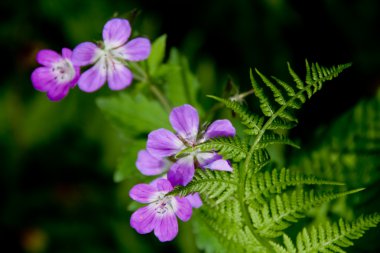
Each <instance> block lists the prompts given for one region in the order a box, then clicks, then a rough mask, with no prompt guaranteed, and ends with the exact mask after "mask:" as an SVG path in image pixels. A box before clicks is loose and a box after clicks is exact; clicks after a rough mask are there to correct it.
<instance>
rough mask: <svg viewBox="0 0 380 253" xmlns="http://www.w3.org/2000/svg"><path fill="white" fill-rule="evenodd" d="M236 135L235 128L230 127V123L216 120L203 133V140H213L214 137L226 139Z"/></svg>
mask: <svg viewBox="0 0 380 253" xmlns="http://www.w3.org/2000/svg"><path fill="white" fill-rule="evenodd" d="M235 133H236V131H235V128H234V127H233V126H232V124H231V122H230V121H229V120H227V119H222V120H216V121H214V122H213V123H212V124H211V125H210V126H209V127H208V128H207V131H206V133H205V135H204V136H205V138H206V139H210V138H215V137H227V136H234V135H235Z"/></svg>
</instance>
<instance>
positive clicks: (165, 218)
mask: <svg viewBox="0 0 380 253" xmlns="http://www.w3.org/2000/svg"><path fill="white" fill-rule="evenodd" d="M130 35H131V27H130V24H129V22H128V20H126V19H120V18H114V19H111V20H109V21H108V22H107V23H106V24H105V26H104V28H103V42H101V43H98V44H94V43H92V42H83V43H80V44H79V45H77V46H76V47H75V48H74V50H73V51H71V50H70V49H67V48H64V49H63V50H62V56H61V55H59V54H58V53H56V52H54V51H52V50H41V51H40V52H39V53H38V55H37V62H38V63H40V64H42V65H43V67H39V68H37V69H36V70H34V72H33V73H32V83H33V85H34V87H35V88H36V89H37V90H39V91H43V92H47V96H48V98H49V99H50V100H52V101H58V100H61V99H62V98H64V97H65V96H66V95H67V94H68V92H69V89H70V88H73V87H75V85H76V84H77V83H78V86H79V89H81V90H82V91H85V92H94V91H96V90H98V89H100V88H101V87H102V86H103V85H104V83H105V82H107V83H108V86H109V87H110V89H111V90H121V89H124V88H126V87H128V86H129V85H130V84H131V82H132V79H133V74H132V72H131V71H130V70H129V69H128V68H127V66H128V61H142V60H145V59H147V58H148V56H149V54H150V51H151V43H150V41H149V40H148V39H146V38H135V39H132V40H130V41H129V42H127V41H128V39H129V37H130ZM87 66H90V67H89V68H86V70H85V71H84V72H83V73H82V74H80V68H81V67H87ZM169 121H170V123H171V125H172V127H173V129H174V131H175V133H173V132H171V131H169V130H167V129H163V128H161V129H157V130H154V131H152V132H151V133H149V135H148V140H147V144H146V149H144V150H140V151H139V152H138V155H137V161H136V167H137V169H138V170H139V171H140V172H141V173H142V174H144V175H147V176H158V178H156V179H154V180H153V181H152V182H151V183H149V184H138V185H135V186H134V187H132V189H131V190H130V193H129V195H130V197H131V198H132V199H133V200H135V201H137V202H140V203H143V204H148V205H147V206H145V207H142V208H139V209H138V210H137V211H135V212H134V213H133V215H132V216H131V221H130V224H131V226H132V227H133V228H134V229H135V230H136V231H137V232H138V233H140V234H146V233H150V232H152V231H154V234H155V235H156V236H157V238H158V239H159V240H160V241H170V240H173V239H174V238H175V236H176V235H177V233H178V223H177V218H176V217H178V218H179V219H180V220H182V221H188V220H189V219H190V218H191V215H192V209H193V208H199V207H200V206H202V200H201V198H200V196H199V194H198V193H192V194H189V195H187V196H185V197H183V196H173V195H170V194H168V193H170V192H171V191H172V190H173V188H174V187H176V186H186V185H187V184H188V183H189V182H190V181H191V180H192V178H193V176H194V174H195V169H196V168H200V169H211V170H221V171H232V167H231V165H230V164H229V162H228V161H226V160H224V159H223V158H222V156H220V155H219V154H217V153H216V152H214V151H212V150H210V151H208V152H205V151H201V150H199V149H198V148H197V145H198V144H201V143H203V142H205V141H207V140H208V139H211V138H215V137H228V136H234V135H235V128H234V127H233V126H232V124H231V122H230V121H229V120H225V119H224V120H216V121H214V122H213V123H211V124H210V125H209V126H207V127H206V126H203V127H200V124H199V115H198V112H197V110H196V109H195V108H194V107H192V106H191V105H188V104H185V105H182V106H179V107H176V108H173V109H172V111H171V113H170V115H169ZM188 150H190V151H188Z"/></svg>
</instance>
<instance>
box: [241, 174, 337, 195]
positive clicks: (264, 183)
mask: <svg viewBox="0 0 380 253" xmlns="http://www.w3.org/2000/svg"><path fill="white" fill-rule="evenodd" d="M297 185H343V184H342V183H340V182H334V181H328V180H324V179H318V178H316V177H314V176H307V175H304V174H301V173H297V172H293V171H292V170H289V169H285V168H283V169H281V170H280V171H278V170H277V169H273V170H272V171H265V172H260V173H256V174H252V175H251V177H249V178H247V181H246V185H245V198H246V200H248V201H262V200H263V198H269V197H270V196H271V194H279V193H281V192H283V191H284V190H286V189H287V188H288V187H292V186H297Z"/></svg>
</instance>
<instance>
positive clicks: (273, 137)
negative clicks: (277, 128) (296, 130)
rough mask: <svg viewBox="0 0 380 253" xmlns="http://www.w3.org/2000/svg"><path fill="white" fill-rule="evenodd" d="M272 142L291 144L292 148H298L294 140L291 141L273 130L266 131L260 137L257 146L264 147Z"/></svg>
mask: <svg viewBox="0 0 380 253" xmlns="http://www.w3.org/2000/svg"><path fill="white" fill-rule="evenodd" d="M272 144H285V145H289V146H292V147H294V148H300V147H299V146H298V145H297V144H296V143H295V142H294V141H292V140H291V139H290V138H289V137H288V136H286V135H282V134H278V133H276V132H273V131H266V132H265V133H264V134H263V136H262V137H261V139H260V141H259V143H258V145H257V148H265V147H267V146H269V145H272Z"/></svg>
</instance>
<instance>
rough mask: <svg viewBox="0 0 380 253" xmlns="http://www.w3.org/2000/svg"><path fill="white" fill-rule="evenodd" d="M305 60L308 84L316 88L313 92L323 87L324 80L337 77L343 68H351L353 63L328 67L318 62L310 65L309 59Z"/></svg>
mask: <svg viewBox="0 0 380 253" xmlns="http://www.w3.org/2000/svg"><path fill="white" fill-rule="evenodd" d="M305 62H306V84H308V85H310V86H311V87H313V88H314V90H313V91H312V94H313V93H315V92H316V91H318V90H320V89H321V88H322V84H323V82H325V81H328V80H332V79H333V78H335V77H337V76H338V75H339V74H340V73H342V72H343V70H345V69H347V68H349V67H350V66H351V65H352V64H351V63H346V64H340V65H337V66H332V67H330V68H326V67H323V66H319V64H318V63H312V64H311V67H310V66H309V63H308V61H307V60H306V61H305ZM310 89H311V88H310ZM310 91H311V90H309V92H310ZM309 98H310V97H309Z"/></svg>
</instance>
